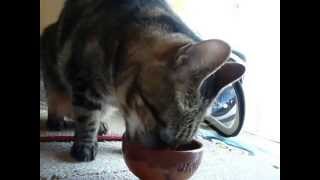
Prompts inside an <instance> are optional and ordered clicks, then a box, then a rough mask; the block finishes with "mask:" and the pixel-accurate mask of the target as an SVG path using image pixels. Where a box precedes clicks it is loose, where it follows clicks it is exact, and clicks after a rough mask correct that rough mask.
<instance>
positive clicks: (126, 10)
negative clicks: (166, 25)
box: [58, 0, 171, 45]
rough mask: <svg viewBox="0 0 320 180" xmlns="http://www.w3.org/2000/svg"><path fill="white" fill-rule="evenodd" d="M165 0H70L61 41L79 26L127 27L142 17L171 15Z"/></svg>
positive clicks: (63, 17)
mask: <svg viewBox="0 0 320 180" xmlns="http://www.w3.org/2000/svg"><path fill="white" fill-rule="evenodd" d="M170 13H171V10H170V8H169V6H168V4H167V3H166V1H165V0H81V1H79V0H67V1H66V2H65V5H64V9H63V11H62V13H61V16H60V18H59V23H58V24H59V35H58V36H59V37H58V38H59V40H60V45H63V44H64V43H65V42H66V41H67V39H68V37H70V36H71V35H72V34H73V33H74V32H76V31H77V30H78V29H85V28H89V29H100V30H101V31H105V32H104V33H105V34H107V33H110V32H108V30H111V29H113V30H116V29H126V26H127V25H130V24H131V23H135V21H137V20H138V21H139V19H141V18H142V17H152V16H159V15H160V14H170Z"/></svg>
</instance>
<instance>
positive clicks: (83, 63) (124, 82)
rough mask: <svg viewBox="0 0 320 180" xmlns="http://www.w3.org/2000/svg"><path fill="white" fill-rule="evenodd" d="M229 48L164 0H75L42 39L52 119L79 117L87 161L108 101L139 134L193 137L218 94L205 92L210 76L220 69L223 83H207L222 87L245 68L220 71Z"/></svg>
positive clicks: (80, 149) (180, 139) (138, 137)
mask: <svg viewBox="0 0 320 180" xmlns="http://www.w3.org/2000/svg"><path fill="white" fill-rule="evenodd" d="M229 54H230V47H229V46H228V45H227V44H226V43H224V42H222V41H219V40H210V41H202V40H201V39H200V38H199V37H197V36H196V35H195V34H194V33H193V32H192V31H191V30H190V29H189V28H188V27H187V26H186V25H185V24H184V23H183V22H182V21H181V20H180V19H179V17H178V16H176V15H175V14H174V12H173V11H172V10H171V9H170V7H169V6H168V5H167V3H166V2H165V1H164V0H108V1H106V0H81V1H76V0H67V1H66V3H65V7H64V10H63V12H62V13H61V16H60V18H59V20H58V21H57V22H56V23H55V24H53V25H51V26H49V27H48V28H47V29H46V31H45V32H44V33H43V36H42V37H41V41H40V60H41V63H40V65H41V68H42V69H43V75H44V80H45V87H46V88H47V92H48V93H49V94H48V97H50V96H52V95H55V96H54V97H56V98H54V100H52V101H53V102H54V103H52V104H53V105H52V106H53V107H50V106H49V122H55V121H56V120H57V119H63V116H65V115H67V114H71V116H72V118H73V119H75V121H76V128H75V136H76V138H77V141H76V142H75V143H74V145H73V147H72V150H71V154H72V156H73V157H74V158H76V159H77V160H79V161H91V160H93V159H94V158H95V156H96V154H97V139H96V136H97V132H98V129H99V124H100V123H99V122H100V119H101V116H102V115H103V112H104V111H105V110H106V107H107V105H108V104H113V105H115V106H117V107H118V108H119V109H120V111H121V112H122V114H123V117H124V119H125V121H126V129H127V133H128V136H129V138H130V139H131V140H133V141H139V142H141V143H143V144H145V145H149V146H155V145H158V144H160V143H164V144H167V145H170V146H176V145H178V144H182V143H186V142H188V141H190V140H191V139H192V137H193V136H194V134H195V132H196V130H197V129H198V127H199V124H200V123H201V121H202V119H203V116H204V113H205V110H206V108H207V107H208V106H209V104H210V103H211V102H212V100H213V99H214V97H215V95H216V94H210V95H211V96H206V97H204V96H202V95H201V93H200V91H199V89H200V87H201V86H202V84H208V83H204V82H205V81H207V80H206V79H208V77H209V76H214V75H216V74H213V73H214V72H215V73H217V77H218V78H211V79H214V80H215V81H216V82H217V83H218V85H217V86H215V83H214V82H213V83H211V84H213V86H212V87H207V88H212V90H213V91H214V92H219V90H220V89H222V88H223V87H224V86H225V85H227V84H229V83H231V82H233V81H234V80H236V79H238V78H239V77H240V76H241V75H242V74H243V72H244V69H243V67H242V66H241V65H234V66H232V67H234V68H233V69H232V72H230V73H229V74H231V75H230V78H229V79H227V80H226V81H224V80H223V77H221V76H219V74H223V75H224V74H225V73H226V72H221V73H220V72H219V71H218V70H219V68H221V67H222V66H223V65H224V64H225V63H226V60H227V59H228V56H229ZM57 95H59V97H58V96H57ZM56 99H60V100H59V101H58V102H55V100H56ZM59 103H64V104H65V107H64V106H61V105H59ZM49 105H50V102H49ZM57 106H58V107H60V110H57V108H55V107H57ZM61 107H63V108H61ZM50 109H52V110H51V111H50ZM58 109H59V108H58ZM61 109H62V110H61ZM52 124H55V123H52Z"/></svg>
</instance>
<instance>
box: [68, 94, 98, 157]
mask: <svg viewBox="0 0 320 180" xmlns="http://www.w3.org/2000/svg"><path fill="white" fill-rule="evenodd" d="M73 109H74V120H75V138H76V141H75V142H74V144H73V146H72V148H71V155H72V157H73V158H75V159H76V160H78V161H92V160H94V159H95V156H96V154H97V151H98V143H97V134H98V131H99V126H100V120H101V117H102V113H103V111H102V102H99V101H98V100H93V99H92V98H88V97H87V96H86V95H84V94H82V93H78V92H75V95H74V96H73Z"/></svg>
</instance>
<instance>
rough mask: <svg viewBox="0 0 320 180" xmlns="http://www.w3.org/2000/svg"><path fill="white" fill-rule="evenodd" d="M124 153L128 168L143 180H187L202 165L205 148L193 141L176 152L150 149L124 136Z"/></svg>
mask: <svg viewBox="0 0 320 180" xmlns="http://www.w3.org/2000/svg"><path fill="white" fill-rule="evenodd" d="M122 151H123V154H124V160H125V163H126V164H127V166H128V168H129V169H130V171H131V172H132V173H133V174H135V175H136V176H137V177H139V178H140V179H141V180H187V179H189V178H190V177H191V176H192V175H193V174H194V173H195V171H196V170H197V169H198V167H199V165H200V163H201V159H202V153H203V147H202V144H201V143H200V142H198V141H196V140H193V141H192V142H191V143H189V144H187V145H184V146H180V147H178V148H177V149H176V150H170V149H164V148H159V149H150V148H146V147H144V146H143V145H140V144H135V143H131V142H129V140H128V138H126V136H125V135H124V136H123V142H122Z"/></svg>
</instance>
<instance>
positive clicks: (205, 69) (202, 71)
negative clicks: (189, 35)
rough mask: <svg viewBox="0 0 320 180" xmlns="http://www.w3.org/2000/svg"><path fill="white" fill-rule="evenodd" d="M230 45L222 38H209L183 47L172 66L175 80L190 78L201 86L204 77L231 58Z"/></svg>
mask: <svg viewBox="0 0 320 180" xmlns="http://www.w3.org/2000/svg"><path fill="white" fill-rule="evenodd" d="M230 54H231V48H230V46H229V45H228V44H227V43H225V42H223V41H221V40H208V41H203V42H200V43H197V44H189V45H186V46H184V47H181V48H180V49H179V50H178V52H177V55H176V58H175V60H174V61H173V62H172V63H173V64H171V65H170V66H171V67H172V69H173V71H174V72H173V74H174V76H173V77H174V79H175V80H178V81H179V80H190V81H192V83H193V86H197V87H198V86H200V84H201V83H202V81H203V79H206V77H208V76H209V75H210V74H212V73H214V72H215V71H216V70H218V69H219V68H220V67H221V66H222V65H223V64H224V63H225V62H226V61H227V60H228V58H229V56H230Z"/></svg>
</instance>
